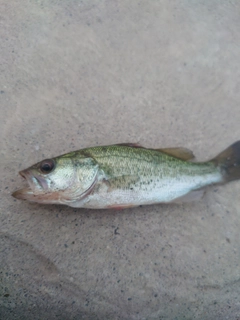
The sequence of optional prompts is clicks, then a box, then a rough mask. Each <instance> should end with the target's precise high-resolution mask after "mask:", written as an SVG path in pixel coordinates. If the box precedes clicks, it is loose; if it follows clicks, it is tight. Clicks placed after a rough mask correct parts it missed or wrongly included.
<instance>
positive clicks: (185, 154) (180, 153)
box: [116, 143, 195, 160]
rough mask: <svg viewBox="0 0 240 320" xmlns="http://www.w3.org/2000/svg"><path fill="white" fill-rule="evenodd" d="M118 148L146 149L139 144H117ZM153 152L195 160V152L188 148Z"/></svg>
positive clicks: (164, 149)
mask: <svg viewBox="0 0 240 320" xmlns="http://www.w3.org/2000/svg"><path fill="white" fill-rule="evenodd" d="M116 146H126V147H131V148H142V149H146V148H144V147H142V146H141V145H140V144H138V143H118V144H116ZM152 150H155V151H159V152H163V153H165V154H167V155H169V156H172V157H175V158H178V159H181V160H191V159H193V158H195V157H194V154H193V152H192V151H191V150H189V149H187V148H181V147H180V148H163V149H152Z"/></svg>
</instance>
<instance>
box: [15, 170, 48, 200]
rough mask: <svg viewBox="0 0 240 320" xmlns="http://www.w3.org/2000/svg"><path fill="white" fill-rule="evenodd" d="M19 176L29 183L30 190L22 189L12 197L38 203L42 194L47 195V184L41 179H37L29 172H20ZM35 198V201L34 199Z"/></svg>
mask: <svg viewBox="0 0 240 320" xmlns="http://www.w3.org/2000/svg"><path fill="white" fill-rule="evenodd" d="M19 174H20V175H21V176H22V177H23V178H24V179H25V180H26V181H27V182H28V184H29V187H28V188H22V189H19V190H16V191H15V192H13V193H12V196H13V197H14V198H16V199H21V200H29V201H36V198H35V197H37V196H38V195H40V194H44V193H45V189H46V187H47V185H46V182H45V181H44V180H43V179H42V178H41V177H35V176H33V175H32V173H31V172H30V171H29V170H27V169H26V170H22V171H19ZM33 198H35V199H33Z"/></svg>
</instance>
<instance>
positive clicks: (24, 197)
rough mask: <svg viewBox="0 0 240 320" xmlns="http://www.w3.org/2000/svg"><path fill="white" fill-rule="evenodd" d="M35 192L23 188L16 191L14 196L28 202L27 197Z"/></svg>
mask: <svg viewBox="0 0 240 320" xmlns="http://www.w3.org/2000/svg"><path fill="white" fill-rule="evenodd" d="M32 195H33V191H32V190H31V189H30V188H23V189H19V190H16V191H14V192H13V193H12V196H13V197H14V198H16V199H21V200H27V196H32Z"/></svg>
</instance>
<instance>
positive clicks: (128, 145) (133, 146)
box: [115, 142, 145, 149]
mask: <svg viewBox="0 0 240 320" xmlns="http://www.w3.org/2000/svg"><path fill="white" fill-rule="evenodd" d="M115 146H125V147H131V148H143V149H145V148H144V147H142V146H141V145H140V144H138V143H131V142H130V143H117V144H115Z"/></svg>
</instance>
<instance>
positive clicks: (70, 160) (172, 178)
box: [12, 141, 240, 209]
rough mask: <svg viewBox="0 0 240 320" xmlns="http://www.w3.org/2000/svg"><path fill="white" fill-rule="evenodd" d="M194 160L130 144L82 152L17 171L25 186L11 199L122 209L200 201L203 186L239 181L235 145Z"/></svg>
mask: <svg viewBox="0 0 240 320" xmlns="http://www.w3.org/2000/svg"><path fill="white" fill-rule="evenodd" d="M193 159H194V155H193V152H192V151H190V150H189V149H186V148H163V149H151V148H144V147H142V146H140V145H138V144H134V143H124V144H115V145H109V146H96V147H90V148H85V149H81V150H78V151H74V152H70V153H67V154H64V155H61V156H58V157H54V158H49V159H45V160H43V161H41V162H38V163H37V164H35V165H33V166H31V167H29V168H27V169H25V170H22V171H20V172H19V174H20V175H21V176H22V177H23V178H24V179H26V181H27V182H28V184H29V187H26V188H23V189H20V190H17V191H15V192H14V193H13V194H12V196H13V197H15V198H17V199H22V200H28V201H31V202H37V203H42V204H63V205H68V206H70V207H74V208H90V209H124V208H129V207H136V206H142V205H150V204H157V203H172V202H176V203H178V202H188V201H193V200H199V199H201V198H202V196H203V193H204V187H206V186H208V185H213V184H224V183H227V182H229V181H233V180H237V179H240V141H237V142H235V143H234V144H232V145H231V146H230V147H228V148H227V149H226V150H224V151H223V152H221V153H220V154H219V155H217V156H216V157H215V158H213V159H211V160H209V161H206V162H195V161H193Z"/></svg>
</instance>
